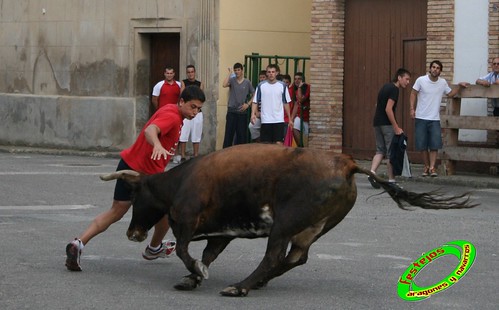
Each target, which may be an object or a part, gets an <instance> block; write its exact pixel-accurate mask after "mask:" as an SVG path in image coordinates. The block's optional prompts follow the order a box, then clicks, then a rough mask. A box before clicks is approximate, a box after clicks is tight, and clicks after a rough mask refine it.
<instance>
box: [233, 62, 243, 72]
mask: <svg viewBox="0 0 499 310" xmlns="http://www.w3.org/2000/svg"><path fill="white" fill-rule="evenodd" d="M236 69H241V70H242V69H243V65H242V64H241V63H240V62H236V63H235V64H234V70H236Z"/></svg>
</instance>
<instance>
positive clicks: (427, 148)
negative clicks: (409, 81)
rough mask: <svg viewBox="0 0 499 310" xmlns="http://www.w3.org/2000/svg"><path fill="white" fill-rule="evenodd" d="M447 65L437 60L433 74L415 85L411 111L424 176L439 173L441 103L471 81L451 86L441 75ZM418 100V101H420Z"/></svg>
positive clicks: (431, 64)
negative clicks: (454, 86) (437, 164)
mask: <svg viewBox="0 0 499 310" xmlns="http://www.w3.org/2000/svg"><path fill="white" fill-rule="evenodd" d="M442 70H443V65H442V63H441V62H440V61H438V60H434V61H432V62H431V63H430V70H429V74H427V75H423V76H420V77H419V78H418V79H417V80H416V82H415V83H414V86H413V87H412V92H411V97H410V103H411V108H410V113H411V117H412V118H413V119H415V142H416V151H420V152H421V153H422V155H423V160H424V164H425V167H424V170H423V173H422V174H421V176H423V177H426V176H428V175H430V176H432V177H436V176H438V173H437V170H436V167H435V164H436V161H437V154H438V150H439V149H441V148H442V132H441V131H442V130H441V127H440V103H441V101H442V96H443V95H444V94H445V95H447V97H449V98H451V97H454V96H455V95H456V94H457V93H458V92H459V91H460V89H461V88H464V87H468V85H469V84H468V83H465V82H461V83H459V87H456V88H454V89H451V88H450V87H449V85H448V83H447V81H446V80H445V79H443V78H441V77H440V74H441V72H442ZM416 102H417V104H416Z"/></svg>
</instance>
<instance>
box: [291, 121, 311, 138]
mask: <svg viewBox="0 0 499 310" xmlns="http://www.w3.org/2000/svg"><path fill="white" fill-rule="evenodd" d="M300 123H301V119H300V118H299V117H295V120H294V123H293V128H294V129H296V130H298V131H301V124H300ZM303 134H304V135H308V122H303Z"/></svg>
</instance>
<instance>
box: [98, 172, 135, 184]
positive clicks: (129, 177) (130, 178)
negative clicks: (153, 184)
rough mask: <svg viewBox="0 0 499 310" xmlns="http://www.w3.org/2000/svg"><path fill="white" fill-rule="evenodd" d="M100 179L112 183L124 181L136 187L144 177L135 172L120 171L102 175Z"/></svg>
mask: <svg viewBox="0 0 499 310" xmlns="http://www.w3.org/2000/svg"><path fill="white" fill-rule="evenodd" d="M100 179H101V180H102V181H111V180H116V179H122V180H125V181H126V182H128V183H130V184H132V185H134V184H138V183H139V182H140V180H141V179H142V175H141V174H140V173H138V172H137V171H134V170H120V171H116V172H113V173H110V174H105V175H101V176H100Z"/></svg>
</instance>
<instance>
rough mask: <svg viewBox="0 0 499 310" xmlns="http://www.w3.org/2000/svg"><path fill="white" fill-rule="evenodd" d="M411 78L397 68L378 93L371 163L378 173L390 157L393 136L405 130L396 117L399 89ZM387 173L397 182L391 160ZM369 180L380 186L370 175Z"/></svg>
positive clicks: (390, 178) (391, 180)
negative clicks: (374, 145)
mask: <svg viewBox="0 0 499 310" xmlns="http://www.w3.org/2000/svg"><path fill="white" fill-rule="evenodd" d="M410 78H411V73H410V72H409V71H408V70H406V69H404V68H400V69H398V70H397V73H396V74H395V77H394V78H393V80H392V81H391V82H390V83H387V84H385V85H383V87H381V89H380V91H379V93H378V101H377V103H376V113H375V114H374V120H373V126H374V135H375V138H376V155H374V157H373V160H372V163H371V171H372V172H373V173H376V170H377V169H378V167H379V165H380V164H381V162H382V161H383V158H385V157H386V158H390V145H391V143H392V139H393V136H394V135H400V134H402V133H403V132H404V130H402V128H400V127H399V125H398V123H397V120H396V119H395V109H396V107H397V101H398V98H399V89H400V88H406V87H407V85H409V82H410ZM387 173H388V180H389V181H390V182H395V176H394V174H393V170H392V165H391V164H390V160H388V162H387ZM368 180H369V182H371V185H372V186H373V187H374V188H379V184H377V183H376V181H374V179H373V178H371V177H368Z"/></svg>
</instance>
